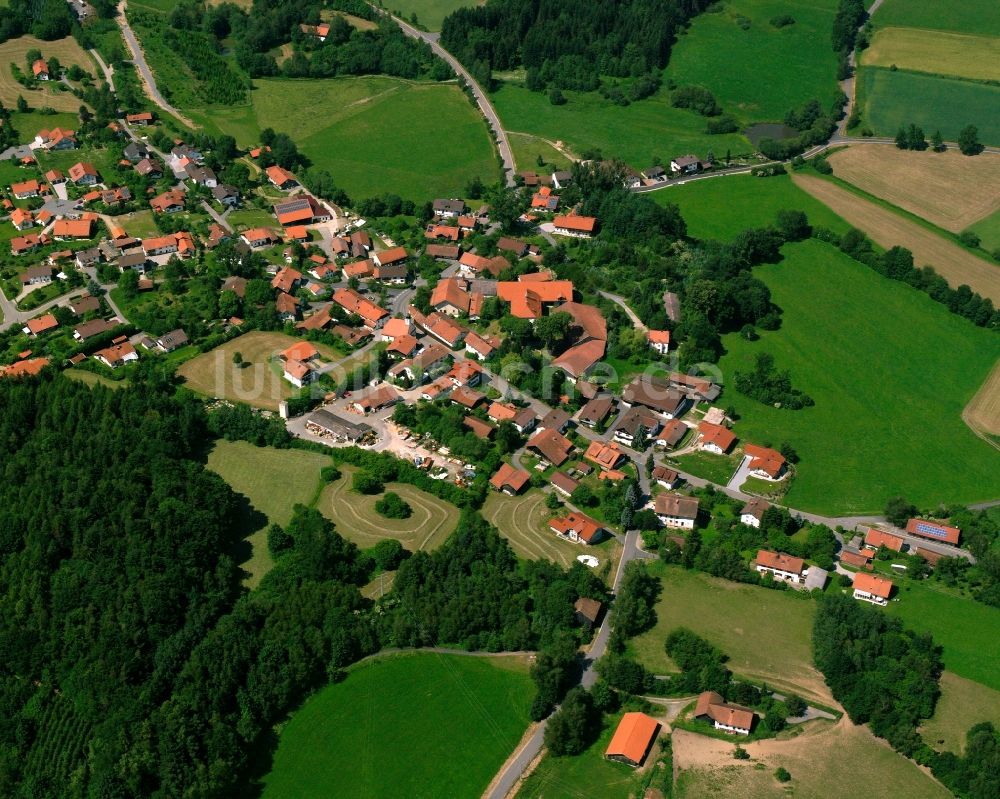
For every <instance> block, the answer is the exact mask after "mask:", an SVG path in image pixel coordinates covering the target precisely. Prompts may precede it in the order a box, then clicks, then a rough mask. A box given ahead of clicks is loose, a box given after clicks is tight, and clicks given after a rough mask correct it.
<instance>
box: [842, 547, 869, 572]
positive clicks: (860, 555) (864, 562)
mask: <svg viewBox="0 0 1000 799" xmlns="http://www.w3.org/2000/svg"><path fill="white" fill-rule="evenodd" d="M874 556H875V550H874V549H868V548H865V549H861V550H858V551H854V550H851V549H849V548H848V547H844V548H843V549H841V550H840V562H841V563H842V564H845V565H847V566H853V567H854V568H856V569H867V570H869V571H871V568H872V558H873V557H874Z"/></svg>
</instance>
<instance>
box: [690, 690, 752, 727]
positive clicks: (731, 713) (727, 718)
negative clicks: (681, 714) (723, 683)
mask: <svg viewBox="0 0 1000 799" xmlns="http://www.w3.org/2000/svg"><path fill="white" fill-rule="evenodd" d="M694 718H696V719H704V720H706V721H710V722H712V726H713V727H714V728H715V729H717V730H723V731H724V732H732V733H736V734H737V735H749V734H750V731H751V730H752V729H753V725H754V722H755V721H756V719H757V714H756V713H754V712H753V711H752V710H747V708H745V707H739V706H738V705H730V704H727V703H726V701H725V700H724V699H723V698H722V696H721V695H719V694H717V693H716V692H715V691H705V692H704V693H702V694H700V695H699V696H698V702H697V704H696V705H695V708H694Z"/></svg>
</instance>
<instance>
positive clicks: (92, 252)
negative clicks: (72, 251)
mask: <svg viewBox="0 0 1000 799" xmlns="http://www.w3.org/2000/svg"><path fill="white" fill-rule="evenodd" d="M102 258H103V256H102V254H101V248H100V247H89V248H88V249H86V250H77V251H76V258H75V259H74V260H75V261H76V266H77V268H78V269H86V268H87V267H88V266H96V265H97V264H99V263H100V262H101V260H102Z"/></svg>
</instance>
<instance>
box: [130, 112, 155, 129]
mask: <svg viewBox="0 0 1000 799" xmlns="http://www.w3.org/2000/svg"><path fill="white" fill-rule="evenodd" d="M125 121H126V122H127V123H128V124H129V125H138V126H139V127H140V128H144V127H146V126H147V125H152V124H153V115H152V113H150V112H149V111H141V112H139V113H137V114H126V115H125Z"/></svg>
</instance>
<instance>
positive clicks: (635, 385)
mask: <svg viewBox="0 0 1000 799" xmlns="http://www.w3.org/2000/svg"><path fill="white" fill-rule="evenodd" d="M622 404H623V405H625V406H626V407H632V406H633V405H644V406H645V407H647V408H650V409H652V410H654V411H657V412H658V413H662V414H663V415H664V416H665V417H666V418H667V419H675V418H678V417H680V416H683V415H684V412H685V411H686V410H687V408H688V399H687V398H686V397H685V396H684V395H683V394H681V393H680V392H679V391H677V390H676V389H675V388H674V387H673V386H672V385H671V384H670V383H669V382H668V381H665V380H662V379H660V378H658V377H652V376H643V375H640V376H639V377H636V378H635V379H634V380H632V382H631V383H629V384H628V385H627V386H625V388H623V389H622Z"/></svg>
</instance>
